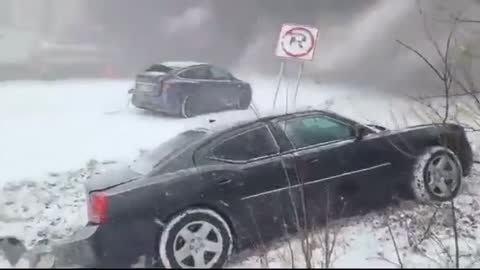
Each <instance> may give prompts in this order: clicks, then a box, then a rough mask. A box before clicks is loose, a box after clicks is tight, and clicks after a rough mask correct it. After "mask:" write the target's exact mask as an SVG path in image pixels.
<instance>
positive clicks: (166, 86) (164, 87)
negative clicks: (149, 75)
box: [160, 82, 172, 90]
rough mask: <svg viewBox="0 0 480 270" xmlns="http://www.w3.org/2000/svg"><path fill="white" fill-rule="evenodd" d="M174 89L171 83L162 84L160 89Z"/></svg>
mask: <svg viewBox="0 0 480 270" xmlns="http://www.w3.org/2000/svg"><path fill="white" fill-rule="evenodd" d="M171 87H172V84H171V83H169V82H162V84H161V85H160V88H161V89H162V90H168V89H170V88H171Z"/></svg>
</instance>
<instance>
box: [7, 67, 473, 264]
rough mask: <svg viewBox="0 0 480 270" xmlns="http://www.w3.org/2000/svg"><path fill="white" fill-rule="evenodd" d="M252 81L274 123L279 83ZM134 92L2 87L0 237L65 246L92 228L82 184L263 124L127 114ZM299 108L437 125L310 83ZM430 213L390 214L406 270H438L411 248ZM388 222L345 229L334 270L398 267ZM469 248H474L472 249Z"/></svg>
mask: <svg viewBox="0 0 480 270" xmlns="http://www.w3.org/2000/svg"><path fill="white" fill-rule="evenodd" d="M244 79H246V80H248V81H250V82H251V83H252V87H253V89H254V95H253V99H254V103H255V105H256V106H257V107H258V109H259V111H260V113H261V114H262V115H266V114H269V113H272V105H273V99H274V92H275V86H276V80H275V79H274V78H258V77H254V76H248V75H246V76H244ZM131 86H132V81H128V80H125V81H93V80H91V81H88V80H82V81H77V80H71V81H62V82H3V83H0V100H1V101H2V105H1V106H0V138H1V140H0V149H1V151H0V164H1V166H0V168H1V170H0V188H1V190H0V236H5V235H13V236H17V237H19V238H20V239H23V240H24V241H25V244H26V245H27V246H28V247H32V246H34V245H36V244H41V243H46V241H49V240H56V239H61V238H64V237H66V236H68V235H70V234H71V233H73V232H74V231H75V230H77V229H79V228H81V227H82V226H83V225H84V224H85V222H86V210H85V194H84V191H83V186H82V184H83V182H84V181H85V180H86V179H88V178H89V177H91V176H92V175H93V174H94V173H96V172H99V171H102V170H107V169H108V168H110V167H111V166H116V165H117V164H118V163H122V162H128V161H130V160H132V159H134V158H135V157H136V156H137V155H138V153H139V151H140V150H141V149H150V148H153V147H155V146H156V145H157V144H159V143H161V142H163V141H165V140H167V139H168V138H170V137H172V136H174V135H175V134H177V133H179V132H181V131H183V130H185V129H190V128H194V127H198V126H208V125H209V122H208V120H209V119H216V120H217V122H231V121H237V120H243V119H247V118H253V117H254V116H255V115H254V113H253V112H252V111H251V110H248V111H229V112H222V113H214V114H209V115H203V116H198V117H195V118H192V119H177V118H171V117H166V116H163V115H160V114H153V113H148V112H144V111H141V110H137V109H134V108H132V107H129V106H128V104H127V101H128V99H127V90H128V89H129V88H130V87H131ZM294 86H295V82H294V80H290V81H286V82H284V84H283V85H282V88H281V91H280V93H279V96H278V102H277V106H276V108H277V110H276V112H283V111H284V110H285V108H286V106H285V104H286V102H287V99H286V97H285V90H286V88H287V87H289V88H290V96H289V98H288V104H289V105H288V108H289V111H292V110H294V109H295V106H294V104H293V100H294V97H293V96H294V90H293V89H294ZM458 103H459V104H460V103H461V104H468V101H466V100H462V98H459V99H458ZM296 107H297V108H305V107H313V108H320V109H325V108H327V109H330V110H333V111H335V112H338V113H341V114H343V115H345V116H348V117H351V118H353V119H356V120H359V121H363V122H369V123H376V124H380V125H384V126H386V127H389V128H400V127H404V126H407V125H414V124H420V123H424V122H429V121H431V120H430V119H431V117H429V116H428V115H431V114H428V113H426V112H428V109H426V108H425V107H423V106H421V105H419V104H417V103H415V102H413V101H412V100H409V99H406V98H401V97H395V96H388V95H384V94H379V93H376V92H374V91H368V90H366V89H351V88H346V87H341V86H333V85H331V86H327V85H320V84H315V83H314V82H311V81H304V82H302V84H301V87H300V91H299V94H298V97H297V106H296ZM467 108H469V107H467ZM459 111H460V110H459ZM462 112H463V116H460V117H464V119H467V120H468V122H474V120H475V119H471V118H472V116H471V114H469V113H465V110H463V111H462ZM469 138H470V139H471V141H472V143H473V144H474V148H475V149H476V148H477V146H476V145H477V143H476V142H477V141H479V140H478V139H477V137H476V136H475V134H473V133H472V134H470V136H469ZM476 170H477V169H476ZM476 179H478V177H476V176H475V175H474V176H472V177H470V178H469V179H468V183H469V184H468V185H467V188H466V191H468V192H464V193H463V194H462V195H461V197H460V198H459V200H458V203H457V206H458V207H459V208H460V209H462V212H461V213H460V214H459V219H460V222H459V223H460V225H459V226H460V231H462V230H463V231H462V232H464V236H462V237H463V238H462V246H461V248H462V252H463V253H462V255H464V257H465V256H467V255H466V253H469V254H470V253H471V254H473V253H475V252H477V251H476V248H477V247H478V246H479V245H480V241H478V240H476V238H477V236H478V235H479V231H478V226H477V222H478V221H477V219H478V217H479V216H480V215H479V214H480V213H479V202H478V199H477V198H478V196H477V195H472V194H470V193H476V192H480V187H479V186H478V184H477V181H475V180H476ZM444 207H447V206H444ZM432 212H433V210H432V208H431V207H427V206H418V205H415V204H413V205H412V204H409V203H408V202H406V203H402V204H401V205H400V206H394V207H392V213H395V214H390V218H389V219H388V220H390V224H391V227H392V230H393V232H394V234H397V235H398V237H396V238H397V239H396V240H397V244H398V245H399V247H400V248H401V250H402V256H403V257H404V264H405V266H407V267H408V266H410V267H413V266H414V267H422V266H425V267H433V266H436V263H434V262H433V260H431V259H428V258H427V257H426V256H420V255H418V253H415V252H414V251H413V250H412V248H408V247H409V244H408V241H407V239H410V238H412V237H407V235H408V234H407V231H410V232H411V231H412V230H413V231H418V228H415V227H412V226H420V225H419V224H421V223H422V222H423V220H421V219H422V218H424V217H426V216H428V215H429V214H430V215H431V213H432ZM401 215H403V216H401ZM447 217H448V211H447V210H445V209H444V210H441V211H440V219H439V220H440V221H439V222H438V224H437V223H436V226H437V227H438V228H437V227H436V229H437V231H438V232H439V235H440V236H439V237H443V236H445V237H447V236H448V235H449V234H451V230H450V231H449V229H447V228H446V227H445V226H443V227H442V226H441V225H442V224H443V223H442V218H443V219H447ZM386 220H387V218H386V217H385V215H384V214H383V213H371V214H369V215H367V216H365V217H361V218H353V219H351V220H346V221H342V222H341V223H340V224H341V225H342V226H343V228H342V229H341V230H340V234H339V240H338V243H337V245H338V247H337V249H336V250H335V251H336V256H335V258H336V260H335V261H334V263H333V265H334V266H335V267H396V266H395V265H394V264H391V263H388V262H386V260H384V259H380V258H379V257H382V254H383V255H384V256H385V257H386V258H387V259H388V260H391V261H394V262H395V261H396V257H395V252H394V249H393V244H392V242H391V241H389V240H388V239H387V238H388V234H387V232H386V227H385V222H386ZM407 221H408V222H407ZM407 223H408V224H407ZM412 223H413V225H412ZM471 238H475V239H473V240H472V239H471ZM47 239H49V240H47ZM467 240H468V241H467ZM410 241H411V240H410ZM469 241H470V242H471V243H470V242H469ZM446 242H448V241H446ZM467 244H468V245H470V246H469V247H466V246H465V245H467ZM292 245H293V247H294V250H295V251H296V252H295V253H296V258H295V260H294V261H295V262H296V263H295V265H296V266H302V259H301V257H300V252H298V251H299V250H300V249H299V248H298V241H295V240H293V243H292ZM423 245H426V248H427V250H428V251H429V252H434V250H435V248H432V246H428V245H434V244H433V243H431V242H428V243H424V244H423ZM448 245H449V244H448ZM319 250H320V249H317V250H316V251H315V254H316V255H319V253H321V252H319ZM464 253H465V254H464ZM288 254H289V252H288V250H286V245H280V247H278V248H273V249H272V250H271V251H270V252H269V254H268V258H269V263H268V266H269V267H285V266H286V267H289V266H291V262H290V261H291V260H290V257H289V256H288ZM429 255H431V256H434V257H435V258H436V259H438V261H442V258H443V257H442V258H441V256H438V254H437V255H436V254H429ZM477 257H478V256H477ZM320 259H321V258H320V256H315V257H314V262H315V261H316V265H317V266H320V261H319V260H320ZM462 259H463V258H462ZM467 259H470V258H466V257H465V262H467ZM264 265H265V263H264V262H263V263H262V262H260V261H259V260H258V256H256V255H252V256H247V257H246V258H244V259H242V260H241V261H240V262H238V263H236V262H235V263H234V264H233V267H237V266H245V267H256V266H264Z"/></svg>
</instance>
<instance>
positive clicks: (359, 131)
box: [355, 126, 369, 140]
mask: <svg viewBox="0 0 480 270" xmlns="http://www.w3.org/2000/svg"><path fill="white" fill-rule="evenodd" d="M367 134H369V131H368V129H367V128H366V127H364V126H356V127H355V138H356V139H357V140H361V139H363V137H365V136H366V135H367Z"/></svg>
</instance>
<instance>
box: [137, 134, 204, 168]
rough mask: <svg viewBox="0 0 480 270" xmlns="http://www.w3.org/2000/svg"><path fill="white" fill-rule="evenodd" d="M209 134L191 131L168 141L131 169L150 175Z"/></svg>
mask: <svg viewBox="0 0 480 270" xmlns="http://www.w3.org/2000/svg"><path fill="white" fill-rule="evenodd" d="M206 134H207V132H206V131H204V130H189V131H185V132H183V133H180V134H179V135H177V136H175V137H173V138H171V139H169V140H167V141H166V142H164V143H162V144H160V145H159V146H157V147H156V148H155V149H153V150H152V151H150V152H148V153H146V154H144V155H142V156H140V157H139V158H138V159H137V160H135V161H134V162H133V163H132V164H131V165H130V166H129V167H130V169H132V170H134V171H135V172H137V173H140V174H143V175H145V174H148V173H149V172H151V171H152V170H153V168H154V167H155V166H157V164H159V163H160V162H161V161H163V160H166V159H168V158H171V157H173V156H174V155H175V154H180V152H181V150H184V149H186V148H187V147H188V146H189V145H191V144H193V143H196V142H198V140H200V139H201V138H204V136H205V135H206Z"/></svg>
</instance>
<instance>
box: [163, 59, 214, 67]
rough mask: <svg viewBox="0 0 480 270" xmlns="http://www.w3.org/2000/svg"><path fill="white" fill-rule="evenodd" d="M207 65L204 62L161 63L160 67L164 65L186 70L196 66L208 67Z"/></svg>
mask: <svg viewBox="0 0 480 270" xmlns="http://www.w3.org/2000/svg"><path fill="white" fill-rule="evenodd" d="M206 64H207V63H202V62H194V61H168V62H161V63H160V65H164V66H167V67H178V68H186V67H190V66H196V65H206Z"/></svg>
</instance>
